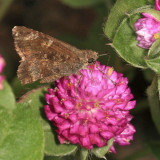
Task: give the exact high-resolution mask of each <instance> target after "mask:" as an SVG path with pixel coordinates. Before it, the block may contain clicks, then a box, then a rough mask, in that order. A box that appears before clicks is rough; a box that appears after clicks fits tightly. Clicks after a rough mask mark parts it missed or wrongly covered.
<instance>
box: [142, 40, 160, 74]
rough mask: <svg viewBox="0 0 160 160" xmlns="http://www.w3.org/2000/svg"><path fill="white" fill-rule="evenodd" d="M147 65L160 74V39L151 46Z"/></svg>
mask: <svg viewBox="0 0 160 160" xmlns="http://www.w3.org/2000/svg"><path fill="white" fill-rule="evenodd" d="M145 61H146V64H147V65H148V67H149V68H151V69H152V70H153V71H155V72H156V73H158V74H160V65H159V63H160V39H157V40H156V41H155V42H154V43H153V44H152V46H151V48H150V49H149V52H148V56H146V58H145Z"/></svg>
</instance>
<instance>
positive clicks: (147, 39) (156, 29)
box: [134, 13, 160, 49]
mask: <svg viewBox="0 0 160 160" xmlns="http://www.w3.org/2000/svg"><path fill="white" fill-rule="evenodd" d="M142 15H143V16H144V17H143V18H141V19H139V20H138V21H137V22H136V23H135V24H134V27H135V29H136V34H137V40H138V42H139V43H138V46H139V47H141V48H145V49H149V48H150V47H151V46H152V44H153V42H154V41H155V40H156V39H158V38H160V21H158V20H157V19H156V18H154V17H153V16H152V15H150V14H148V13H142Z"/></svg>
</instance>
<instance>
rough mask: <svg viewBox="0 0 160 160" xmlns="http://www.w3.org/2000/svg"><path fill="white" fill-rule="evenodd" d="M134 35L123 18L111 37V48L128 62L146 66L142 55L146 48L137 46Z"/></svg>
mask: <svg viewBox="0 0 160 160" xmlns="http://www.w3.org/2000/svg"><path fill="white" fill-rule="evenodd" d="M137 43H138V41H137V40H136V35H135V33H134V31H133V30H132V28H131V27H130V25H129V24H128V20H127V19H124V20H123V22H122V23H121V25H120V27H119V28H118V31H117V33H116V35H115V37H114V39H113V48H114V49H115V50H116V51H117V53H118V54H119V55H120V56H121V57H122V58H123V59H124V60H125V61H127V62H128V63H130V64H131V65H133V66H135V67H138V68H146V67H147V65H146V63H145V60H144V57H145V56H146V55H147V50H145V49H142V48H140V47H138V46H137Z"/></svg>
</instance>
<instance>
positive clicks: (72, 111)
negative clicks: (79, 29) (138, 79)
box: [44, 62, 136, 152]
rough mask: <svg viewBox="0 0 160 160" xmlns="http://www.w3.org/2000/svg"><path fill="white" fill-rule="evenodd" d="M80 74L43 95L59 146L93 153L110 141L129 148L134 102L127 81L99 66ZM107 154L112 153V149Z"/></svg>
mask: <svg viewBox="0 0 160 160" xmlns="http://www.w3.org/2000/svg"><path fill="white" fill-rule="evenodd" d="M80 72H81V74H82V75H75V74H73V75H71V76H69V77H68V78H65V77H63V78H61V79H59V80H57V81H56V84H55V88H54V89H52V88H50V89H48V92H49V93H47V94H46V101H47V105H45V106H44V109H45V113H46V116H47V118H48V119H49V120H50V121H51V122H52V123H53V124H54V125H55V126H56V127H57V133H58V138H59V141H60V143H62V144H63V143H67V142H71V143H73V144H79V145H81V146H82V147H85V148H87V149H92V148H93V147H94V145H96V146H98V147H102V146H105V145H107V142H108V140H110V139H111V138H113V139H114V143H118V144H119V145H128V144H130V140H132V139H133V134H134V133H135V128H134V127H133V125H132V124H131V123H130V121H131V119H132V118H133V117H132V116H131V115H130V113H129V110H130V109H133V108H134V106H135V104H136V101H135V100H132V99H133V95H132V94H131V90H130V88H128V80H127V78H124V77H123V74H121V73H117V72H116V71H114V70H113V68H111V67H109V66H107V67H106V66H105V65H101V64H100V63H99V62H96V64H92V65H90V66H88V68H87V69H82V70H80ZM110 151H112V152H115V149H114V146H112V147H111V148H110Z"/></svg>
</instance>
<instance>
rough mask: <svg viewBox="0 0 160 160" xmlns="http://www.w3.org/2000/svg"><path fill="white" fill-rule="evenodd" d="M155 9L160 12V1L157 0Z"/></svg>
mask: <svg viewBox="0 0 160 160" xmlns="http://www.w3.org/2000/svg"><path fill="white" fill-rule="evenodd" d="M155 9H156V10H158V11H160V0H155Z"/></svg>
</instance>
